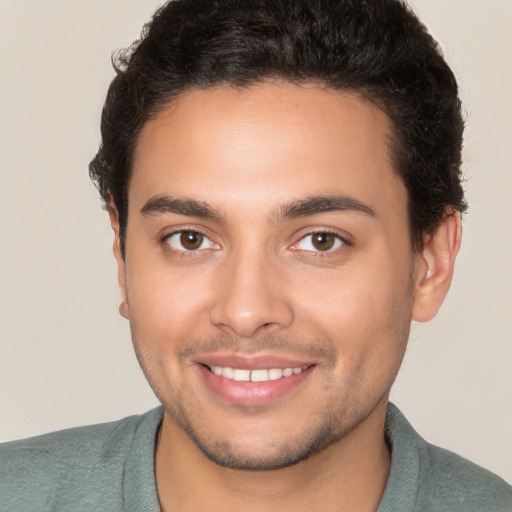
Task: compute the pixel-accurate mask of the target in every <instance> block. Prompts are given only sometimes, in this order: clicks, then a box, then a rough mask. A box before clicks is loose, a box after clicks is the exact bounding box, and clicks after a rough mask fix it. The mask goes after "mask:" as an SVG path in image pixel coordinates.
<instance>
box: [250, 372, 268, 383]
mask: <svg viewBox="0 0 512 512" xmlns="http://www.w3.org/2000/svg"><path fill="white" fill-rule="evenodd" d="M251 380H252V382H266V381H267V380H268V370H253V371H252V372H251Z"/></svg>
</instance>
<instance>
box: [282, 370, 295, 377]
mask: <svg viewBox="0 0 512 512" xmlns="http://www.w3.org/2000/svg"><path fill="white" fill-rule="evenodd" d="M292 375H293V368H285V369H284V370H283V377H291V376H292Z"/></svg>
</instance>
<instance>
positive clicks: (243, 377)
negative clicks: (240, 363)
mask: <svg viewBox="0 0 512 512" xmlns="http://www.w3.org/2000/svg"><path fill="white" fill-rule="evenodd" d="M233 380H237V381H239V382H240V381H245V382H249V381H250V380H251V370H239V369H238V368H234V369H233Z"/></svg>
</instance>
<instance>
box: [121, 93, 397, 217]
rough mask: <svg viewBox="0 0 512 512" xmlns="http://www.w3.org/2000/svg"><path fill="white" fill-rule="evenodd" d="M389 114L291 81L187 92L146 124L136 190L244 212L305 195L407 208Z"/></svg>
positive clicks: (135, 198)
mask: <svg viewBox="0 0 512 512" xmlns="http://www.w3.org/2000/svg"><path fill="white" fill-rule="evenodd" d="M391 133H392V127H391V122H390V120H389V118H388V117H387V115H386V114H385V113H384V112H382V111H381V110H380V109H378V108H377V107H376V106H375V105H374V104H372V103H370V102H368V101H366V100H364V99H363V98H361V97H360V96H358V95H356V94H351V93H348V92H338V91H333V90H331V89H323V88H319V87H315V86H313V85H302V86H298V85H293V84H289V83H284V84H283V83H281V84H263V85H257V86H253V87H250V88H247V89H234V88H230V87H218V88H210V89H204V90H194V91H189V92H186V93H184V94H183V95H182V96H181V97H180V98H179V99H177V100H176V101H174V102H173V103H172V104H170V105H169V106H168V107H167V108H166V109H164V110H163V111H162V112H160V114H159V115H157V116H156V117H155V118H154V119H152V120H150V121H149V122H147V123H146V125H145V126H144V128H143V130H142V132H141V134H140V137H139V140H138V145H137V150H136V154H135V159H134V166H133V174H132V177H131V182H130V189H129V204H130V207H132V206H133V207H135V208H137V209H140V208H141V207H142V206H143V204H144V202H145V201H147V199H148V198H150V197H153V196H155V195H158V194H172V195H184V196H187V197H194V198H196V199H201V200H205V199H207V201H208V202H209V203H210V202H211V203H214V204H215V203H219V204H220V203H224V206H226V203H228V204H229V205H231V206H232V207H235V206H236V207H238V208H239V209H240V211H242V210H249V209H251V208H252V209H254V207H255V205H256V204H258V205H267V206H268V207H269V208H270V207H271V204H270V203H271V202H273V203H274V206H275V203H279V201H283V202H286V201H288V200H290V199H294V197H298V198H300V197H304V196H305V195H326V194H333V193H336V194H338V193H339V194H343V195H347V196H351V197H354V198H356V199H361V200H363V201H365V202H367V203H370V206H371V207H372V208H375V207H377V208H378V207H379V204H380V203H385V202H386V201H388V202H393V201H396V200H397V199H399V200H401V201H402V200H403V201H405V195H404V194H405V188H404V187H403V184H402V182H401V180H400V179H399V178H398V176H397V174H396V173H395V171H394V169H393V163H392V158H391V151H390V148H389V144H388V142H389V140H390V137H391Z"/></svg>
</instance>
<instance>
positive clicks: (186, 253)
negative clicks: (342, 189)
mask: <svg viewBox="0 0 512 512" xmlns="http://www.w3.org/2000/svg"><path fill="white" fill-rule="evenodd" d="M184 233H193V234H195V235H200V236H201V237H204V239H206V240H209V241H210V243H211V244H214V245H217V244H215V242H212V241H211V239H210V238H209V237H208V235H207V234H206V233H204V232H203V231H200V230H198V229H180V230H177V231H173V232H171V233H167V234H166V235H165V236H163V237H162V238H161V240H160V243H161V245H162V246H163V248H164V250H165V251H166V252H169V253H171V254H173V255H179V256H182V257H191V256H193V255H196V254H198V253H199V252H202V251H204V250H205V249H191V250H187V249H185V248H183V249H175V248H173V247H172V246H171V245H170V243H169V240H170V239H171V238H172V237H173V236H175V235H179V234H181V235H183V234H184ZM314 235H332V236H333V237H335V239H336V241H338V242H340V245H339V246H338V247H335V248H334V249H331V248H329V249H327V250H325V251H322V250H303V252H307V253H308V254H310V255H312V256H313V257H327V256H328V255H330V254H333V253H336V252H338V250H339V249H340V248H341V247H343V246H346V247H351V246H352V243H351V242H350V241H349V240H347V239H346V238H344V237H342V236H340V235H339V234H338V233H336V232H334V231H330V230H318V231H311V232H308V233H305V234H303V235H302V236H301V237H300V238H299V240H298V241H297V242H294V243H293V244H292V245H291V246H290V248H291V250H294V251H300V249H297V248H294V246H297V245H298V244H300V243H301V242H303V241H304V240H305V239H306V238H307V237H312V236H314ZM336 241H335V242H334V243H336ZM202 243H203V242H201V245H202Z"/></svg>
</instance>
